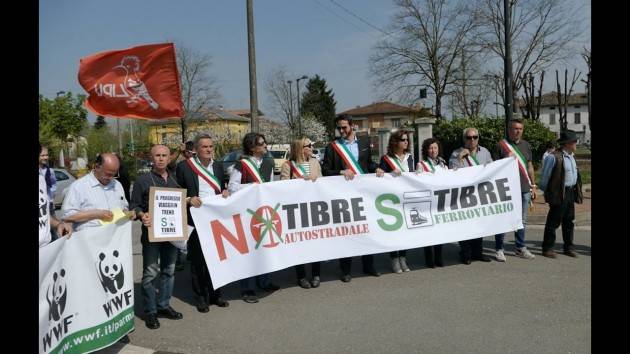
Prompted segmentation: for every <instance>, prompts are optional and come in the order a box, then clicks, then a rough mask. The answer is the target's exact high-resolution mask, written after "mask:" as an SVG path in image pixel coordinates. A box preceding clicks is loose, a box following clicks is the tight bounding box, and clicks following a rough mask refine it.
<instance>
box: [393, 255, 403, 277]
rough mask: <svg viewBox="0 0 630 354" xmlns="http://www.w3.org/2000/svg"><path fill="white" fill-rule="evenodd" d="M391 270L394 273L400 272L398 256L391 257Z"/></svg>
mask: <svg viewBox="0 0 630 354" xmlns="http://www.w3.org/2000/svg"><path fill="white" fill-rule="evenodd" d="M392 270H393V271H394V273H397V274H400V273H402V272H403V271H402V269H401V268H400V258H398V257H395V258H392Z"/></svg>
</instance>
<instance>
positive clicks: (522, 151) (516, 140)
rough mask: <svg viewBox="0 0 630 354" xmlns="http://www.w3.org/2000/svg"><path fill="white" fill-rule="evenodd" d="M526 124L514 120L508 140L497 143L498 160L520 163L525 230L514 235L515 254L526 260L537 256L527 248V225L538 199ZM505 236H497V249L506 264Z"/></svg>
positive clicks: (519, 120) (500, 259) (501, 260)
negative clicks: (531, 207) (532, 207)
mask: <svg viewBox="0 0 630 354" xmlns="http://www.w3.org/2000/svg"><path fill="white" fill-rule="evenodd" d="M524 126H525V125H524V124H523V120H522V119H512V120H511V121H510V129H509V130H508V139H503V140H501V141H499V142H498V143H497V146H496V150H495V151H496V159H503V158H506V157H514V158H515V159H516V162H517V163H518V171H519V175H520V177H521V201H522V203H523V228H522V229H518V230H516V232H515V233H514V238H515V243H516V250H515V251H514V254H515V255H516V256H518V257H521V258H525V259H534V258H535V256H534V255H533V254H532V253H531V252H530V251H529V250H528V249H527V247H525V224H527V211H528V209H529V204H530V201H531V200H533V199H536V185H535V184H534V181H535V180H536V179H535V175H534V166H533V165H532V148H531V146H530V145H529V143H528V142H527V141H525V140H523V139H521V138H522V137H523V129H524ZM503 238H504V234H498V235H496V236H495V249H496V251H497V260H499V261H500V262H505V254H504V253H503Z"/></svg>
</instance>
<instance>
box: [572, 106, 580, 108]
mask: <svg viewBox="0 0 630 354" xmlns="http://www.w3.org/2000/svg"><path fill="white" fill-rule="evenodd" d="M580 107H581V106H573V108H580Z"/></svg>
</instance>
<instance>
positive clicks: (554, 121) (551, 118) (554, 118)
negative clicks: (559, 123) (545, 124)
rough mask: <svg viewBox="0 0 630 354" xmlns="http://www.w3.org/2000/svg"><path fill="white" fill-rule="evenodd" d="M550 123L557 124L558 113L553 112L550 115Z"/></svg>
mask: <svg viewBox="0 0 630 354" xmlns="http://www.w3.org/2000/svg"><path fill="white" fill-rule="evenodd" d="M549 125H556V114H555V113H551V114H550V115H549Z"/></svg>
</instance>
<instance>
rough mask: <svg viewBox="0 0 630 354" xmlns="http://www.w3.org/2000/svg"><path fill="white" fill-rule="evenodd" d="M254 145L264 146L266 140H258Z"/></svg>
mask: <svg viewBox="0 0 630 354" xmlns="http://www.w3.org/2000/svg"><path fill="white" fill-rule="evenodd" d="M256 145H258V146H265V145H267V142H266V141H264V140H263V141H259V142H257V143H256Z"/></svg>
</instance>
